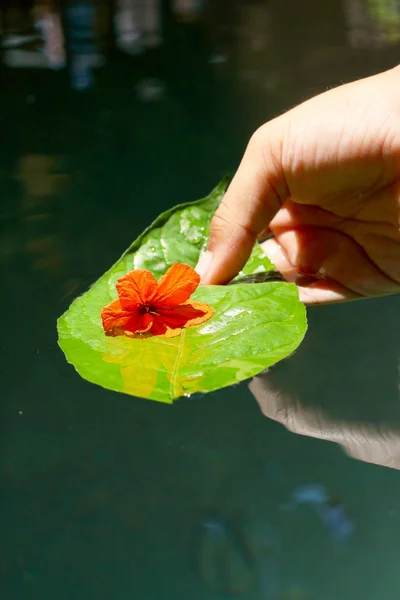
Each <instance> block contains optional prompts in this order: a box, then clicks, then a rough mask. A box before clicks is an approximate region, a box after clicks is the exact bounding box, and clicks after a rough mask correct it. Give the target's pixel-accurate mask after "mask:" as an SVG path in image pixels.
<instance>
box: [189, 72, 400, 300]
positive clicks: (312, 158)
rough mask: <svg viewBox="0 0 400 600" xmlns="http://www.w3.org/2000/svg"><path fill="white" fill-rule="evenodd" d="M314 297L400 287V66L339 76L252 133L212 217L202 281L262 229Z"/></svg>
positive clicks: (235, 260) (230, 267)
mask: <svg viewBox="0 0 400 600" xmlns="http://www.w3.org/2000/svg"><path fill="white" fill-rule="evenodd" d="M270 234H273V237H270V238H269V239H268V240H267V241H265V242H263V243H262V247H263V249H264V251H265V252H266V254H267V255H268V256H269V257H270V258H271V260H272V261H273V262H274V264H275V265H276V267H277V268H278V270H279V271H280V272H281V273H282V275H283V276H284V277H285V279H287V280H288V281H294V282H296V283H297V285H298V286H299V293H300V299H301V300H302V301H303V302H304V303H306V304H327V303H332V302H343V301H347V300H355V299H360V298H367V297H373V296H383V295H387V294H394V293H398V292H399V291H400V67H396V68H394V69H391V70H390V71H386V72H384V73H380V74H378V75H375V76H373V77H369V78H367V79H362V80H359V81H356V82H353V83H350V84H347V85H343V86H340V87H338V88H335V89H332V90H330V91H328V92H325V93H323V94H321V95H319V96H316V97H314V98H312V99H311V100H308V101H307V102H304V103H303V104H300V105H299V106H297V107H296V108H294V109H293V110H290V111H289V112H287V113H285V114H283V115H282V116H280V117H278V118H276V119H274V120H272V121H270V122H268V123H266V124H265V125H263V126H262V127H260V128H259V129H258V130H257V131H256V132H255V133H254V134H253V136H252V138H251V140H250V142H249V144H248V146H247V149H246V152H245V154H244V156H243V159H242V161H241V163H240V166H239V168H238V170H237V172H236V174H235V177H234V178H233V180H232V182H231V185H230V187H229V189H228V191H227V193H226V194H225V197H224V200H223V201H222V203H221V205H220V207H219V208H218V210H217V212H216V214H215V215H214V217H213V220H212V223H211V234H210V241H209V246H208V252H207V253H206V254H205V255H204V257H203V259H202V260H201V261H200V262H199V265H198V267H197V270H198V272H199V274H200V275H201V277H202V280H201V281H202V283H204V284H223V283H227V282H229V281H230V280H231V279H232V278H233V277H235V276H236V275H237V273H238V272H239V271H240V269H241V268H242V267H243V265H244V264H245V263H246V261H247V259H248V257H249V255H250V253H251V250H252V248H253V246H254V244H255V243H256V242H257V240H259V239H263V238H264V239H265V238H266V237H267V235H270Z"/></svg>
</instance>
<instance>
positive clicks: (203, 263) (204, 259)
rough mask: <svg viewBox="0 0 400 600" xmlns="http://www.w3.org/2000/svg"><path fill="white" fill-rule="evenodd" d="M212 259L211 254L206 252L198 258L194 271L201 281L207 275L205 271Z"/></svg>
mask: <svg viewBox="0 0 400 600" xmlns="http://www.w3.org/2000/svg"><path fill="white" fill-rule="evenodd" d="M212 257H213V253H212V252H210V251H209V250H207V252H205V253H204V254H203V256H201V257H200V260H199V262H198V263H197V265H196V266H195V269H194V270H195V271H196V273H198V274H199V275H200V278H201V279H203V277H204V276H205V275H206V274H207V271H208V269H209V268H210V266H211V261H212Z"/></svg>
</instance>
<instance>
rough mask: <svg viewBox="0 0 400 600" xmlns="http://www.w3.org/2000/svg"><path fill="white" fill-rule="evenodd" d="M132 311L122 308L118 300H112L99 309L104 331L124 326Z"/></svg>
mask: <svg viewBox="0 0 400 600" xmlns="http://www.w3.org/2000/svg"><path fill="white" fill-rule="evenodd" d="M131 316H132V313H131V312H129V311H126V310H124V309H123V308H122V306H121V303H120V301H119V300H114V302H111V304H108V305H107V306H105V307H104V308H103V310H102V311H101V320H102V322H103V329H104V331H105V332H109V331H113V330H114V329H115V328H122V329H123V328H124V326H125V324H126V322H127V321H129V319H130V318H131Z"/></svg>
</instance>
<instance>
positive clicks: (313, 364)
mask: <svg viewBox="0 0 400 600" xmlns="http://www.w3.org/2000/svg"><path fill="white" fill-rule="evenodd" d="M389 4H390V3H385V2H378V1H376V2H372V1H371V2H363V0H347V1H344V0H343V2H335V1H333V0H330V1H329V2H324V3H320V2H318V1H317V0H310V1H305V2H289V0H286V1H283V2H282V0H271V1H270V2H242V3H239V2H237V3H226V4H225V5H224V3H223V2H215V3H213V4H212V8H210V7H209V8H208V9H206V10H205V11H204V13H203V14H202V15H201V16H200V17H199V18H197V20H192V21H189V20H186V21H185V22H181V23H180V24H179V23H178V22H176V20H175V19H174V17H173V15H172V14H171V13H168V12H167V11H165V10H164V11H163V13H162V31H161V33H162V36H163V43H162V44H161V45H160V46H159V47H157V48H155V49H152V50H149V51H147V52H144V53H142V54H139V55H137V56H135V57H128V56H124V55H122V54H118V53H111V55H110V56H108V60H107V62H106V64H105V66H104V67H103V68H101V69H99V70H97V71H96V81H95V83H94V85H93V87H92V88H91V89H89V90H87V91H85V92H82V93H78V92H75V91H73V90H72V89H71V87H70V81H69V78H68V75H67V73H66V72H65V71H60V72H52V71H50V70H29V69H7V70H6V69H3V70H2V72H1V74H0V77H1V85H2V88H1V95H0V107H1V112H0V140H1V145H0V161H1V162H0V198H1V200H0V202H1V213H0V218H1V220H0V227H1V238H0V266H1V281H2V293H1V300H0V302H1V309H2V310H1V314H2V327H1V329H2V334H1V344H0V350H1V355H0V356H1V367H0V368H1V390H2V392H1V421H0V423H1V463H0V507H1V508H0V523H1V528H0V531H1V535H0V598H1V599H2V600H16V599H18V600H31V599H32V600H39V599H41V600H47V599H49V600H50V599H51V600H55V599H57V600H64V599H68V600H69V599H73V600H81V599H82V600H83V599H85V600H92V599H93V600H102V599H104V600H125V599H126V600H128V599H129V600H204V599H210V600H217V599H218V598H221V597H223V596H221V595H219V594H218V593H217V592H214V591H212V590H211V589H210V587H209V583H207V582H208V581H209V578H208V574H209V573H210V571H212V565H213V560H214V559H213V557H214V556H216V554H217V553H216V551H215V545H216V542H215V539H214V540H213V539H212V536H211V541H210V536H209V537H207V536H206V535H205V527H204V523H205V520H206V518H207V515H208V514H209V511H210V510H211V511H213V512H214V513H217V514H218V515H222V516H225V517H228V518H230V519H231V520H232V522H233V523H234V524H235V527H236V528H237V529H238V530H239V531H240V532H241V535H242V536H245V537H246V539H247V542H248V545H249V546H250V547H251V549H252V552H253V555H254V561H253V562H254V564H252V565H251V566H250V567H249V569H248V571H249V573H248V575H249V578H250V584H249V585H248V586H247V587H246V586H245V587H246V590H247V591H246V592H245V593H243V594H242V596H240V597H242V598H245V600H334V599H340V600H399V599H400V576H399V569H398V556H399V553H400V535H399V531H400V509H399V498H400V474H399V472H398V469H400V398H399V379H400V377H399V358H400V348H399V331H400V327H399V308H400V303H399V298H398V297H391V298H385V299H379V300H371V301H364V302H361V303H354V304H349V305H343V306H337V307H327V308H321V307H320V308H315V309H311V310H309V322H310V328H309V333H308V335H307V338H306V340H305V342H304V343H303V345H302V346H301V348H300V349H299V350H298V352H297V353H296V354H295V355H294V356H293V357H292V358H290V359H288V360H286V361H284V362H283V363H281V364H279V365H278V366H276V367H275V368H274V369H272V370H271V371H270V373H269V374H267V375H266V376H265V377H263V378H259V379H257V380H256V381H255V382H254V383H253V384H252V389H253V392H254V394H255V395H256V397H257V399H258V401H259V403H260V405H262V409H263V411H264V413H265V414H266V415H268V417H267V418H266V417H265V416H263V414H262V412H261V411H260V406H259V404H258V403H257V401H256V399H255V397H254V395H252V393H251V392H250V391H249V389H248V386H247V385H246V384H243V385H241V386H239V387H236V388H233V389H227V390H223V391H221V392H218V393H214V394H210V395H209V396H205V397H203V398H185V399H182V400H180V401H178V402H176V403H175V404H174V405H173V406H164V405H160V404H157V403H153V402H149V401H145V400H141V399H136V398H132V397H128V396H124V395H121V394H120V395H119V394H115V393H112V392H109V391H106V390H103V389H101V388H98V387H96V386H94V385H91V384H89V383H87V382H85V381H83V380H82V379H80V378H79V376H78V375H77V374H76V373H75V372H74V370H73V368H72V367H70V366H69V365H67V363H66V362H65V360H64V357H63V355H62V353H61V351H60V350H59V348H58V346H57V343H56V319H57V317H58V316H59V315H60V314H61V313H62V312H64V311H65V310H66V308H67V307H68V305H69V304H70V302H71V301H72V299H73V298H74V297H75V296H76V295H78V294H79V293H82V292H83V291H85V290H86V289H87V287H88V286H89V285H90V284H91V283H92V282H93V281H95V280H96V278H97V277H98V276H99V275H101V274H102V273H103V272H104V270H105V269H106V268H108V267H109V266H110V265H111V264H112V263H113V262H114V261H115V260H116V259H117V258H118V257H119V256H120V254H121V253H122V251H123V250H124V249H125V248H126V247H127V246H128V245H129V243H130V242H131V241H132V240H133V239H134V238H135V237H136V236H137V235H138V234H139V233H140V232H141V231H142V230H143V228H144V227H145V226H147V225H148V224H149V223H150V222H151V221H152V220H153V219H154V218H155V217H156V216H157V215H158V214H159V213H160V212H161V211H163V210H165V209H167V208H168V207H170V206H172V205H174V204H177V203H179V202H184V201H187V200H194V199H197V198H198V197H201V196H203V195H205V194H206V193H208V191H209V190H210V189H211V188H212V187H213V186H214V185H215V183H216V182H217V181H218V180H219V179H220V178H221V177H222V176H223V175H224V174H225V173H226V172H227V171H231V170H233V169H234V168H235V166H236V165H237V163H238V161H239V160H240V157H241V154H242V152H243V150H244V147H245V145H246V142H247V140H248V138H249V137H250V135H251V133H252V131H253V130H254V129H255V128H256V127H257V126H258V125H260V124H261V123H262V122H264V121H266V120H268V119H270V118H272V117H274V116H275V115H277V114H279V113H281V112H282V111H284V110H287V109H288V108H290V107H292V106H293V105H295V104H297V103H298V102H300V101H301V100H303V99H305V98H307V97H309V96H311V95H313V94H314V93H317V92H319V91H323V90H325V89H327V88H329V87H331V86H335V85H337V84H339V83H341V82H345V81H350V80H352V79H356V78H359V77H362V76H366V75H369V74H372V73H376V72H378V71H380V70H383V69H386V68H389V67H391V66H394V65H395V64H397V62H398V60H399V56H400V44H399V43H398V41H397V35H396V31H397V25H398V22H397V21H396V18H397V19H398V17H396V14H394V13H393V6H392V9H391V10H392V12H390V10H389V9H390V6H389V9H388V6H386V5H389ZM392 4H393V3H392ZM377 6H378V7H380V10H381V13H379V11H378V12H377V9H376V7H377ZM374 7H375V8H374ZM385 10H386V12H385ZM388 10H389V12H388ZM378 13H379V14H381V15H383V17H381V21H380V22H378V21H376V18H375V17H376V15H377V14H378ZM388 14H389V17H390V18H389V21H388V18H387V15H388ZM388 22H389V25H388ZM399 32H400V29H399ZM148 78H152V79H153V80H154V79H155V80H156V83H157V86H158V89H159V90H161V91H159V92H158V93H156V94H155V97H153V98H149V97H148V96H149V94H147V96H146V93H142V90H143V89H148V87H149V85H150V84H149V82H147V83H146V79H148ZM153 85H154V82H153ZM146 86H147V87H146ZM150 87H151V85H150ZM150 95H151V94H150ZM281 423H283V424H285V425H286V426H287V427H289V428H290V429H293V430H295V431H297V432H299V433H302V434H305V435H295V434H294V433H292V432H291V431H288V430H287V429H285V428H284V427H283V426H282V424H281ZM321 438H322V439H321ZM332 442H337V443H332ZM343 447H346V448H347V453H346V452H345V451H344V450H343ZM350 455H352V456H353V457H357V458H358V459H359V460H355V459H354V458H351V457H350ZM372 463H376V464H372ZM388 467H390V468H388ZM306 484H318V485H320V486H323V488H324V489H325V490H327V492H328V493H329V495H330V496H332V498H333V501H334V502H335V503H337V504H338V505H339V506H343V507H345V511H346V515H347V516H346V519H347V522H349V523H351V525H352V527H353V530H352V532H351V533H350V534H349V535H348V536H346V538H345V539H337V536H336V537H335V532H336V533H337V531H338V527H339V528H340V523H339V525H338V524H337V522H335V523H334V524H333V525H332V526H330V525H329V524H326V523H325V524H324V522H323V521H322V520H321V518H320V517H319V516H318V514H317V512H316V511H315V510H314V508H313V507H312V506H299V507H298V508H296V509H292V510H289V509H288V508H287V507H285V504H286V503H287V502H288V499H289V496H290V494H291V493H292V492H293V490H295V489H298V486H302V485H306ZM321 506H322V505H321ZM324 506H325V505H324ZM325 508H326V507H325ZM342 521H343V519H342ZM342 521H341V522H342ZM222 546H223V547H222V550H221V552H220V554H219V556H220V559H218V560H221V561H222V563H221V564H222V567H219V568H220V570H221V572H222V571H224V569H225V570H226V569H227V568H228V567H229V564H230V563H232V564H235V560H237V561H239V563H240V561H242V562H243V551H242V550H243V548H242V546H241V545H240V544H239V543H237V541H236V542H235V541H234V540H232V539H228V541H227V542H226V544H225V546H224V545H222ZM266 554H267V555H268V560H265V555H266ZM221 557H222V558H221ZM215 560H217V559H215ZM227 565H228V567H227ZM242 566H243V565H242ZM224 572H225V571H224ZM211 579H212V576H211ZM217 579H218V577H217ZM242 579H243V580H244V579H245V577H244V576H243V577H242ZM242 579H241V580H242ZM266 582H267V583H266Z"/></svg>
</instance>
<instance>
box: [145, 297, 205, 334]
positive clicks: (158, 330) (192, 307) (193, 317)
mask: <svg viewBox="0 0 400 600" xmlns="http://www.w3.org/2000/svg"><path fill="white" fill-rule="evenodd" d="M213 314H214V311H213V309H212V308H211V306H208V304H202V303H201V302H186V303H185V304H181V305H180V306H171V307H170V308H163V309H159V314H157V315H154V322H153V325H152V327H151V329H150V333H152V334H153V335H166V336H167V337H172V331H171V330H173V331H174V332H175V333H174V334H173V335H177V333H176V331H177V330H178V332H180V329H181V328H182V327H193V326H195V325H200V323H204V321H207V320H208V319H210V318H211V317H212V315H213Z"/></svg>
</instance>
